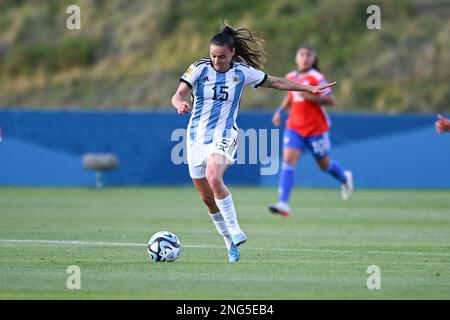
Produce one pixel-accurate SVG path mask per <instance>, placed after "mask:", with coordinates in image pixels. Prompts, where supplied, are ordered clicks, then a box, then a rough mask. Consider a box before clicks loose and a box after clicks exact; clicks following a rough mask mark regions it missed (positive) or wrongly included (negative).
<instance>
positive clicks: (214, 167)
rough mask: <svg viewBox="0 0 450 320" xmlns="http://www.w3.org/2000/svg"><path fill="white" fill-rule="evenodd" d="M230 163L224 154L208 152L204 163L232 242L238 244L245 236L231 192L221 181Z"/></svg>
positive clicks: (244, 239) (243, 240)
mask: <svg viewBox="0 0 450 320" xmlns="http://www.w3.org/2000/svg"><path fill="white" fill-rule="evenodd" d="M230 164H231V160H230V159H228V158H227V157H226V156H225V155H224V154H221V153H215V152H212V153H210V155H209V157H208V162H207V165H206V179H207V180H208V183H209V186H210V187H211V189H212V190H213V193H214V198H215V201H216V204H217V207H218V208H219V210H220V212H221V213H222V216H223V218H224V220H225V221H226V223H227V226H228V230H229V231H230V234H231V238H232V240H233V243H234V244H235V245H236V246H238V245H240V244H242V243H244V242H245V241H246V240H247V237H246V235H245V234H244V232H242V230H241V227H240V226H239V223H238V220H237V215H236V209H235V207H234V203H233V198H232V196H231V192H230V190H228V188H227V186H226V185H225V183H224V181H223V175H224V173H225V170H226V169H227V168H228V166H229V165H230Z"/></svg>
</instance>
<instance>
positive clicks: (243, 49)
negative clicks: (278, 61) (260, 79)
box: [211, 21, 267, 69]
mask: <svg viewBox="0 0 450 320" xmlns="http://www.w3.org/2000/svg"><path fill="white" fill-rule="evenodd" d="M263 43H264V40H263V39H259V38H256V37H254V36H253V34H252V33H251V31H250V30H249V29H247V28H246V27H240V28H237V29H234V28H233V27H231V26H230V25H229V24H228V22H227V21H225V22H224V23H222V24H221V27H220V32H219V33H217V34H216V35H214V36H213V37H212V39H211V44H214V45H218V46H223V45H227V46H228V47H229V48H230V49H232V48H234V49H235V50H236V53H235V55H234V57H233V60H236V61H241V62H245V63H247V64H248V65H250V66H252V67H254V68H257V69H262V68H263V66H264V63H265V62H266V57H267V54H266V51H265V50H264V46H263Z"/></svg>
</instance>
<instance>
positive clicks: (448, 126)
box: [435, 114, 450, 133]
mask: <svg viewBox="0 0 450 320" xmlns="http://www.w3.org/2000/svg"><path fill="white" fill-rule="evenodd" d="M437 118H438V120H437V121H436V122H435V126H436V131H437V133H443V132H447V131H450V120H449V119H446V118H444V117H443V116H442V115H440V114H438V115H437Z"/></svg>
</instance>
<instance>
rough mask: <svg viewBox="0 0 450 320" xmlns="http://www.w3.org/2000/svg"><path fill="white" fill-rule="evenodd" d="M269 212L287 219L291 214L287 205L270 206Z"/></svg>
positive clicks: (281, 203) (282, 203) (279, 203)
mask: <svg viewBox="0 0 450 320" xmlns="http://www.w3.org/2000/svg"><path fill="white" fill-rule="evenodd" d="M269 211H270V212H272V213H273V214H279V215H281V216H283V217H285V218H287V217H288V216H289V214H290V213H291V208H289V205H288V204H287V203H284V202H278V203H277V204H272V205H270V206H269Z"/></svg>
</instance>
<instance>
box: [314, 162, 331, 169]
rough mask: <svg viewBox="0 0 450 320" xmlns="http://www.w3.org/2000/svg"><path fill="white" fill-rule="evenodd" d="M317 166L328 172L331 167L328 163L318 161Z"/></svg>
mask: <svg viewBox="0 0 450 320" xmlns="http://www.w3.org/2000/svg"><path fill="white" fill-rule="evenodd" d="M317 165H318V166H319V168H320V170H322V171H328V167H329V163H328V161H317Z"/></svg>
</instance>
